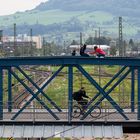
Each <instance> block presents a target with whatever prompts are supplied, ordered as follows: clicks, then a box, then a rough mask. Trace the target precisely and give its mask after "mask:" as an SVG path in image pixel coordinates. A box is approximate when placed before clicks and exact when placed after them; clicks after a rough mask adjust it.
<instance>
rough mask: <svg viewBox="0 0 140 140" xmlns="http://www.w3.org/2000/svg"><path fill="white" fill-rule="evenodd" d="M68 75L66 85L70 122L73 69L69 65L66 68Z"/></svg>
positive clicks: (69, 119) (69, 118)
mask: <svg viewBox="0 0 140 140" xmlns="http://www.w3.org/2000/svg"><path fill="white" fill-rule="evenodd" d="M68 71H69V72H68V73H69V75H68V76H69V77H68V79H69V81H68V82H69V83H68V94H69V96H68V121H69V123H70V122H71V118H72V92H73V67H72V66H71V65H70V66H69V67H68Z"/></svg>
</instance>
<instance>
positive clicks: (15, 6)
mask: <svg viewBox="0 0 140 140" xmlns="http://www.w3.org/2000/svg"><path fill="white" fill-rule="evenodd" d="M46 1H48V0H0V15H9V14H13V13H15V12H17V11H21V12H22V11H25V10H30V9H33V8H35V7H36V6H37V5H39V4H40V3H41V2H46Z"/></svg>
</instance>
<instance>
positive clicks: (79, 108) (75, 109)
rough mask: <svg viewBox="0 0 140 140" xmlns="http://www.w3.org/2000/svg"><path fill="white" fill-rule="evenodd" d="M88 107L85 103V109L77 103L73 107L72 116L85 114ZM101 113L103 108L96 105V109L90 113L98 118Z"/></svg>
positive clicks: (76, 116)
mask: <svg viewBox="0 0 140 140" xmlns="http://www.w3.org/2000/svg"><path fill="white" fill-rule="evenodd" d="M87 109H88V107H87V106H86V105H85V107H84V109H83V108H82V105H80V104H78V103H76V104H75V105H73V109H72V117H73V118H78V117H80V115H83V114H84V113H85V112H86V110H87ZM100 115H101V108H100V107H99V106H94V110H93V111H92V112H91V113H90V116H91V117H93V118H98V117H99V116H100Z"/></svg>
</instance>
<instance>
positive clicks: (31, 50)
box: [30, 29, 34, 56]
mask: <svg viewBox="0 0 140 140" xmlns="http://www.w3.org/2000/svg"><path fill="white" fill-rule="evenodd" d="M32 36H33V31H32V29H30V45H31V46H30V47H31V48H30V53H31V56H33V51H34V50H33V44H32V42H33V38H32Z"/></svg>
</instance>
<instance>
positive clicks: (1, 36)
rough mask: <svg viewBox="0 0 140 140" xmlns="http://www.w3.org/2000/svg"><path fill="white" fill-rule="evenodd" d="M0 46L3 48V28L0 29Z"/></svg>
mask: <svg viewBox="0 0 140 140" xmlns="http://www.w3.org/2000/svg"><path fill="white" fill-rule="evenodd" d="M0 48H2V49H3V30H0Z"/></svg>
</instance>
